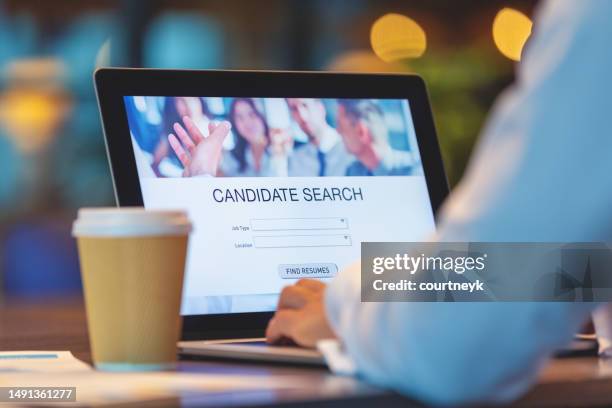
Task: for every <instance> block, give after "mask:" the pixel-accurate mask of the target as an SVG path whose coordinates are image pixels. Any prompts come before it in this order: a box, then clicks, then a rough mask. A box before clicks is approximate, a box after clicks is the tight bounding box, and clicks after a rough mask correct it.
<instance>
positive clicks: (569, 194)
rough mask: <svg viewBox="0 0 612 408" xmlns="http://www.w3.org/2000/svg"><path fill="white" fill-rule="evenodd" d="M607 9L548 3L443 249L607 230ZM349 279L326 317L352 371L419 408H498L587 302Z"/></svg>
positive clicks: (611, 60)
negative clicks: (408, 291) (444, 292)
mask: <svg viewBox="0 0 612 408" xmlns="http://www.w3.org/2000/svg"><path fill="white" fill-rule="evenodd" d="M611 15H612V2H610V1H601V0H590V1H589V0H582V1H573V0H555V1H552V2H548V3H546V5H545V6H544V10H542V13H541V14H540V15H539V20H538V21H537V23H536V29H537V30H538V31H537V32H536V33H535V34H534V37H533V39H532V41H531V43H530V44H529V49H528V50H527V53H526V55H525V57H524V62H523V63H522V64H521V66H520V70H519V73H518V80H517V83H516V85H515V86H514V87H513V88H511V89H510V90H509V91H508V92H507V93H506V94H505V95H504V96H503V97H502V98H501V100H500V101H499V103H498V105H497V106H496V108H495V111H494V114H493V116H492V119H491V120H490V122H489V124H488V126H487V128H486V130H485V132H484V135H483V140H482V141H481V143H480V144H479V146H478V148H477V150H476V152H475V154H474V157H473V160H472V162H471V165H470V167H469V169H468V171H467V174H466V176H465V178H464V181H463V182H462V183H461V184H460V185H459V186H458V188H457V189H456V190H455V191H454V192H453V194H452V196H451V197H450V199H449V201H448V203H447V205H446V206H445V208H444V210H443V213H442V217H441V222H440V223H439V229H438V235H437V239H438V240H440V241H502V242H503V241H519V242H521V241H523V242H533V241H550V242H559V241H598V240H608V239H610V234H611V232H612V212H610V208H612V177H610V175H611V174H612V130H610V129H611V124H610V116H611V115H612V103H610V97H611V95H612V79H611V78H610V72H612V56H611V55H610V53H609V52H608V50H609V41H610V39H611V38H612V26H611V25H610V24H609V18H610V16H611ZM359 276H360V275H359V270H358V268H353V269H352V270H348V271H345V272H344V273H343V274H342V275H341V276H340V277H339V278H338V279H336V280H335V281H334V282H333V283H332V284H331V285H330V287H329V288H328V290H327V294H326V305H327V308H326V310H327V316H328V320H329V321H330V324H331V326H332V328H333V329H334V332H335V333H336V335H337V336H338V337H339V338H340V339H341V340H342V342H343V343H344V346H345V348H346V352H347V354H348V355H349V356H350V357H351V358H352V359H353V361H354V364H355V367H356V370H357V372H358V374H359V375H361V376H362V377H364V378H365V379H367V380H369V381H371V382H374V383H377V384H381V385H383V386H387V387H391V388H393V389H396V390H398V391H400V392H402V393H405V394H407V395H410V396H413V397H417V398H419V399H422V400H424V401H427V402H429V403H438V404H449V403H452V404H456V403H465V402H474V401H505V400H508V399H512V398H516V397H517V396H518V395H520V393H522V392H523V391H524V390H525V389H526V388H527V387H528V385H529V384H531V383H532V382H533V381H534V379H535V377H536V375H537V373H538V369H539V368H540V367H541V365H542V363H543V362H544V361H545V360H544V359H545V358H546V357H547V356H549V355H550V354H551V353H552V352H553V351H554V350H555V349H556V348H558V347H561V346H563V345H564V344H566V343H568V342H569V341H570V340H571V338H572V335H573V333H574V332H575V330H577V329H578V328H579V326H580V324H581V323H582V322H583V321H584V319H585V318H586V317H587V316H588V313H589V311H590V310H591V307H592V306H593V305H590V304H571V303H563V304H561V303H455V304H443V303H434V304H429V303H361V302H360V290H359V285H360V283H359V282H360V281H359Z"/></svg>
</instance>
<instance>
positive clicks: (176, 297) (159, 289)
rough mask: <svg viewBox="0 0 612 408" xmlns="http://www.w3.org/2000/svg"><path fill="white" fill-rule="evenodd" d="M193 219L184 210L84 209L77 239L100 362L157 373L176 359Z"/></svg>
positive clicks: (89, 319)
mask: <svg viewBox="0 0 612 408" xmlns="http://www.w3.org/2000/svg"><path fill="white" fill-rule="evenodd" d="M190 231H191V223H190V221H189V219H188V218H187V215H186V214H185V213H184V212H182V211H147V210H144V209H141V208H107V209H105V208H102V209H81V210H80V211H79V214H78V218H77V220H76V221H75V222H74V224H73V229H72V234H73V236H75V237H76V238H77V243H78V249H79V258H80V264H81V276H82V280H83V290H84V295H85V307H86V310H87V324H88V328H89V340H90V344H91V353H92V358H93V362H94V364H95V365H96V367H97V368H98V369H101V370H156V369H165V368H169V367H171V366H173V365H174V363H175V362H176V342H177V340H178V338H179V334H180V329H181V317H180V303H181V293H182V289H183V275H184V270H185V257H186V253H187V241H188V237H189V233H190Z"/></svg>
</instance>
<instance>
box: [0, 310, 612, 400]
mask: <svg viewBox="0 0 612 408" xmlns="http://www.w3.org/2000/svg"><path fill="white" fill-rule="evenodd" d="M27 349H33V350H36V349H39V350H70V351H72V353H73V354H74V355H75V356H76V357H77V358H79V359H81V360H84V361H87V362H91V356H90V353H89V343H88V337H87V327H86V320H85V312H84V309H83V306H82V303H81V301H80V300H78V299H77V300H64V301H46V302H44V301H38V302H32V301H30V302H25V301H10V302H6V304H4V305H2V306H1V307H0V350H27ZM178 370H179V371H189V372H204V373H233V374H241V375H254V376H265V377H268V378H269V379H270V381H274V379H275V378H278V377H282V376H286V375H292V376H293V375H299V376H301V377H303V378H304V381H303V386H300V387H299V388H296V389H291V390H284V391H282V392H269V391H265V392H250V391H249V392H236V393H224V394H216V395H212V396H211V395H194V396H190V397H189V398H183V399H182V400H181V401H180V402H181V403H182V404H184V405H209V406H271V405H275V406H277V405H282V406H291V405H294V404H299V405H304V404H312V405H316V406H328V407H332V406H334V407H335V406H351V407H359V406H364V407H365V406H374V405H379V406H381V407H393V406H402V407H406V406H417V405H418V404H416V403H414V402H413V401H410V400H409V399H406V398H403V397H401V396H399V395H397V394H394V393H390V392H386V391H384V390H381V389H378V388H375V387H371V386H368V385H366V384H364V383H362V382H359V381H357V380H354V379H351V378H341V377H336V376H333V375H331V374H329V373H328V372H327V371H326V370H324V369H318V368H302V367H286V366H279V365H269V364H254V363H234V362H220V361H182V362H181V363H180V364H179V367H178ZM168 403H172V404H178V401H161V402H160V401H152V402H151V403H150V404H148V405H152V406H154V405H159V404H163V405H167V404H168ZM139 405H140V404H139ZM514 405H516V406H533V407H542V406H547V407H561V406H563V407H568V406H575V407H578V406H592V405H598V406H612V362H604V361H600V360H599V359H597V358H595V357H581V358H565V359H556V360H553V361H552V362H551V364H550V365H549V366H548V367H547V368H546V369H545V371H544V373H543V374H542V377H541V379H540V381H539V383H538V384H537V385H536V386H535V387H534V388H533V389H532V390H531V391H530V392H529V393H528V394H527V395H526V396H525V397H524V398H523V399H521V400H520V401H518V402H517V403H516V404H514Z"/></svg>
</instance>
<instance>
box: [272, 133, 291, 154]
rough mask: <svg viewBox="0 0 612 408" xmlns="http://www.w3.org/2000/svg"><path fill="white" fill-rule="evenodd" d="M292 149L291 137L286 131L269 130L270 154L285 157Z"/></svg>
mask: <svg viewBox="0 0 612 408" xmlns="http://www.w3.org/2000/svg"><path fill="white" fill-rule="evenodd" d="M291 149H293V137H291V134H289V131H288V130H287V129H278V128H273V129H270V152H271V153H272V155H273V156H275V157H287V156H288V155H289V153H290V152H291Z"/></svg>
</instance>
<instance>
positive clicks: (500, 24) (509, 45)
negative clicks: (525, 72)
mask: <svg viewBox="0 0 612 408" xmlns="http://www.w3.org/2000/svg"><path fill="white" fill-rule="evenodd" d="M532 27H533V23H532V22H531V20H530V19H529V17H527V16H526V15H525V14H523V13H521V12H520V11H518V10H514V9H511V8H504V9H502V10H500V11H499V13H497V15H496V16H495V20H494V21H493V41H495V45H496V46H497V48H498V49H499V51H500V52H501V53H502V54H503V55H504V56H505V57H507V58H510V59H511V60H513V61H520V60H521V54H522V52H523V47H524V46H525V43H526V42H527V40H528V39H529V36H530V35H531V28H532Z"/></svg>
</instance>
